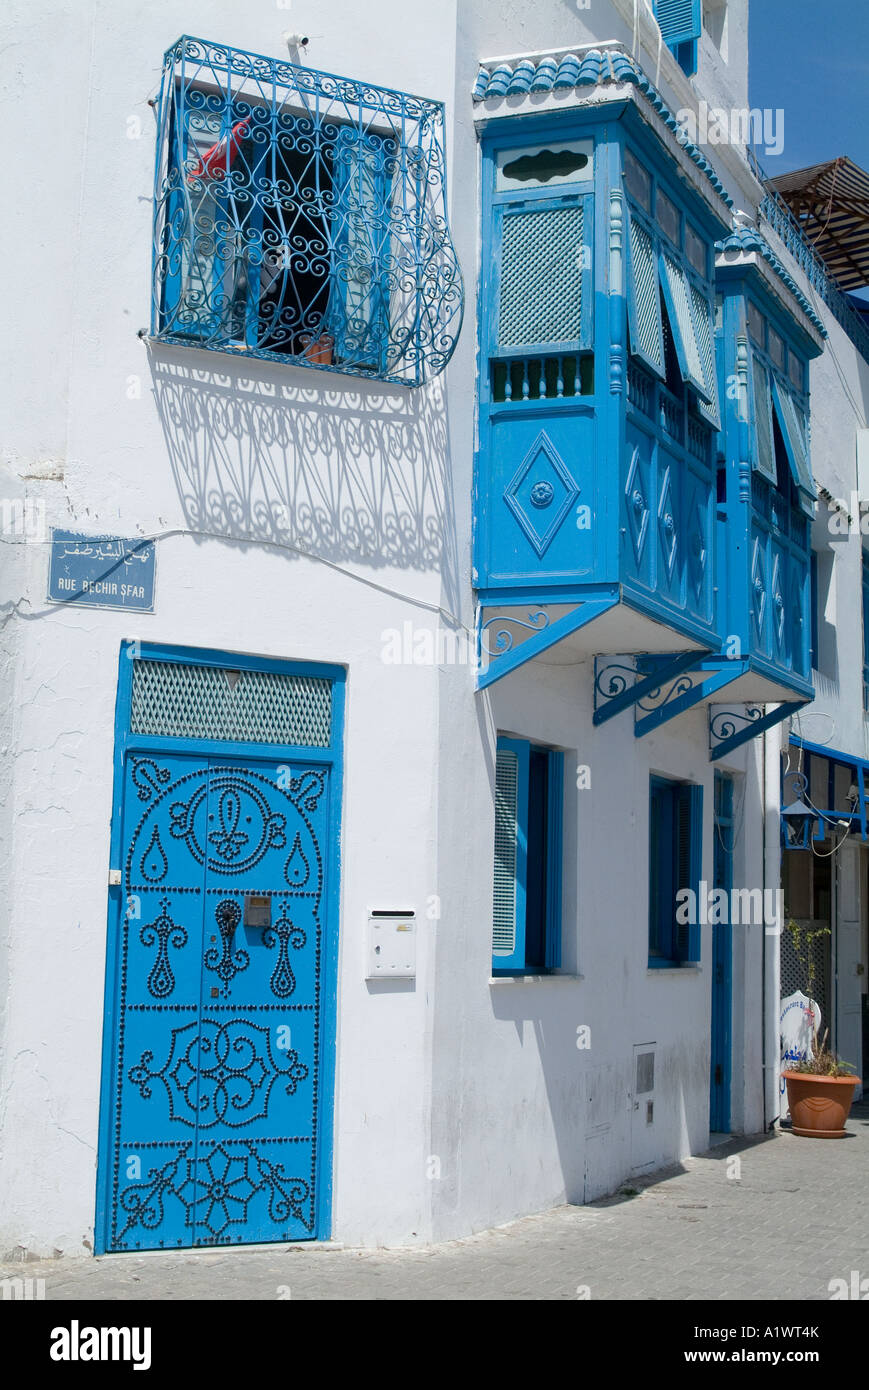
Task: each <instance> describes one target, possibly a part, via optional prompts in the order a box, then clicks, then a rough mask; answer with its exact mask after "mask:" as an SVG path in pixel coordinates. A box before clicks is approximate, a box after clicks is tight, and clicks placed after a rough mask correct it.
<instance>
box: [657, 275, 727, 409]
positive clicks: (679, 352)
mask: <svg viewBox="0 0 869 1390" xmlns="http://www.w3.org/2000/svg"><path fill="white" fill-rule="evenodd" d="M660 267H661V288H662V290H663V291H664V303H665V304H666V306H667V316H668V318H669V320H670V330H671V332H672V334H673V346H674V347H675V349H676V356H677V358H678V359H679V371H680V372H681V374H682V379H683V381H686V382H687V383H688V385H689V386H691V387H693V389H694V390H695V391H696V392H697V395H698V396H699V397H700V399H701V401H703V402H704V403H705V404H706V405H711V404H712V401H713V399H714V396H713V395H712V392H711V391H710V387H709V386H707V378H706V371H705V369H704V362H703V353H702V349H701V344H700V342H699V341H698V327H697V322H696V320H695V314H694V312H693V311H692V307H691V295H690V292H689V289H688V277H687V276H686V274H685V271H684V270H683V268H682V266H681V265H680V264H679V262H678V261H674V260H673V257H672V256H670V255H668V253H667V252H666V251H662V252H661V257H660ZM707 312H708V306H707ZM708 331H709V332H710V335H711V326H710V327H709V329H708ZM712 390H714V379H713V380H712Z"/></svg>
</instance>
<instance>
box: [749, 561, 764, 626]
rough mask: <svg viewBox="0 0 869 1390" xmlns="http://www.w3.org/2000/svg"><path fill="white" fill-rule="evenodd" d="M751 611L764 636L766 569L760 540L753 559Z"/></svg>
mask: <svg viewBox="0 0 869 1390" xmlns="http://www.w3.org/2000/svg"><path fill="white" fill-rule="evenodd" d="M751 612H752V616H753V618H754V622H755V626H756V628H757V633H758V638H759V639H762V637H763V624H764V619H765V618H766V570H765V567H764V563H763V551H762V550H761V546H760V541H758V540H755V542H754V555H753V556H752V561H751Z"/></svg>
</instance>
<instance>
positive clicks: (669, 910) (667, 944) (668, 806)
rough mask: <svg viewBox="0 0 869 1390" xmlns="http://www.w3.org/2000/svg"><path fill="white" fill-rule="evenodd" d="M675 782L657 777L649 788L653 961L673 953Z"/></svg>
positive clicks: (650, 897)
mask: <svg viewBox="0 0 869 1390" xmlns="http://www.w3.org/2000/svg"><path fill="white" fill-rule="evenodd" d="M674 861H675V850H674V844H673V784H672V783H671V782H666V781H664V780H663V779H662V778H659V777H653V778H652V779H651V782H650V787H649V964H650V965H661V964H665V963H666V962H667V961H668V960H669V959H670V956H671V953H672V950H673V946H672V939H671V938H672V931H673V911H674V893H675V888H674V884H673V864H674Z"/></svg>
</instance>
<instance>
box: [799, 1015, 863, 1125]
mask: <svg viewBox="0 0 869 1390" xmlns="http://www.w3.org/2000/svg"><path fill="white" fill-rule="evenodd" d="M828 1032H829V1030H827V1031H825V1033H824V1036H823V1039H822V1041H821V1045H820V1047H819V1048H817V1049H813V1051H812V1055H811V1056H810V1057H805V1058H803V1060H802V1061H800V1062H796V1063H794V1065H793V1066H792V1067H790V1068H789V1069H788V1070H787V1071H785V1072H783V1073H782V1075H783V1077H784V1080H785V1083H786V1085H787V1088H788V1106H789V1108H790V1112H791V1120H792V1122H793V1123H792V1133H793V1134H801V1135H802V1136H803V1137H804V1138H806V1139H844V1137H845V1121H846V1120H847V1118H848V1112H849V1110H850V1109H851V1102H852V1101H853V1099H854V1091H855V1090H856V1088H857V1086H859V1084H860V1078H859V1077H858V1076H857V1075H856V1074H855V1069H854V1067H852V1066H851V1064H850V1062H843V1061H842V1060H841V1058H839V1057H837V1056H836V1054H835V1053H834V1052H831V1051H830V1049H829V1047H828V1046H827V1036H828ZM815 1040H816V1041H817V1036H816V1039H815Z"/></svg>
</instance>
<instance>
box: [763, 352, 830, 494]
mask: <svg viewBox="0 0 869 1390" xmlns="http://www.w3.org/2000/svg"><path fill="white" fill-rule="evenodd" d="M770 375H771V377H772V399H773V404H774V406H775V413H776V417H777V419H778V423H779V429H780V430H781V434H782V439H783V440H784V446H785V452H786V454H787V456H788V463H789V464H790V468H791V473H792V475H793V480H794V483H795V485H796V488H797V494H798V497H799V501H800V506H801V507H802V509H803V511H805V512H808V514H809V516H812V515H813V513H814V505H813V504H814V501H815V498H816V497H817V495H818V494H817V491H816V489H815V480H814V478H813V477H812V470H811V467H810V465H809V442H808V437H807V430H806V422H805V419H804V418H803V414H802V411H801V410H799V408H798V407H797V404H796V402H795V401H794V398H793V396H792V395H791V393H790V391H788V390H787V388H786V387H785V386H782V385H781V383H780V382H779V381H777V379H776V376H775V373H771V374H770Z"/></svg>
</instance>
